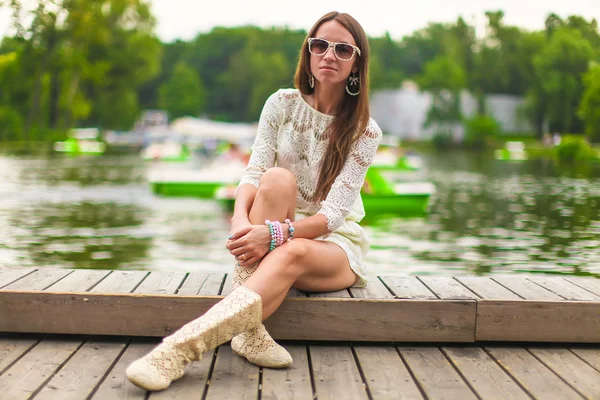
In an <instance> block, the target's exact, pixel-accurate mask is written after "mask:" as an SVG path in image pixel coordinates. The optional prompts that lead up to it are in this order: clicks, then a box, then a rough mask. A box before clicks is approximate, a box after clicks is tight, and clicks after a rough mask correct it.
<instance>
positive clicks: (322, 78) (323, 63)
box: [310, 20, 358, 86]
mask: <svg viewBox="0 0 600 400" xmlns="http://www.w3.org/2000/svg"><path fill="white" fill-rule="evenodd" d="M314 37H316V38H319V39H325V40H328V41H330V42H336V43H349V44H351V45H354V46H356V42H355V41H354V38H353V37H352V34H351V33H350V32H349V31H348V30H347V29H346V28H344V26H343V25H342V24H340V23H339V22H337V21H335V20H332V21H327V22H324V23H323V24H321V26H320V27H319V29H317V32H316V33H315V35H314ZM357 57H358V54H354V57H353V58H352V59H351V60H350V61H342V60H340V59H339V58H337V57H336V56H335V54H334V52H333V48H332V47H330V48H329V49H327V52H326V53H325V54H324V55H322V56H315V55H313V54H310V70H311V72H312V74H313V75H314V76H315V80H317V81H319V83H320V84H321V85H336V84H337V85H339V84H343V85H344V86H345V85H346V81H347V79H348V76H350V72H356V71H357V70H358V68H357V67H356V61H357Z"/></svg>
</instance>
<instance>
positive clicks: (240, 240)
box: [225, 225, 271, 267]
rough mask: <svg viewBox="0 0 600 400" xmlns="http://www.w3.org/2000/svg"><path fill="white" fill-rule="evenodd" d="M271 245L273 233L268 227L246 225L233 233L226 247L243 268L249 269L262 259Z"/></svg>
mask: <svg viewBox="0 0 600 400" xmlns="http://www.w3.org/2000/svg"><path fill="white" fill-rule="evenodd" d="M232 228H233V226H232ZM270 244H271V233H270V232H269V227H268V226H267V225H246V226H244V227H242V228H241V229H239V230H237V231H233V232H232V235H231V238H230V239H229V241H228V242H227V244H226V245H225V247H227V248H228V249H229V252H230V253H231V255H233V256H234V257H235V258H236V259H237V260H238V262H239V264H240V265H241V266H243V267H247V266H250V265H252V264H254V263H255V262H257V261H259V260H260V259H262V258H263V257H264V256H265V255H266V254H267V253H268V251H269V245H270Z"/></svg>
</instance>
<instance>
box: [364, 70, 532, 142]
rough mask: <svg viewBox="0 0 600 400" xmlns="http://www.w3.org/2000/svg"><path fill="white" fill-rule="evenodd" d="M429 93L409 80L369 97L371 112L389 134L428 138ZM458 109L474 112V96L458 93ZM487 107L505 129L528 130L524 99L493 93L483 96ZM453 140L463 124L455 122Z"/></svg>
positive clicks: (430, 131)
mask: <svg viewBox="0 0 600 400" xmlns="http://www.w3.org/2000/svg"><path fill="white" fill-rule="evenodd" d="M431 101H432V95H431V94H430V93H428V92H421V91H419V88H418V86H417V85H416V84H415V83H413V82H410V81H406V82H404V83H403V85H402V87H401V88H400V89H386V90H379V91H376V92H374V93H373V95H372V97H371V115H372V117H373V118H374V119H375V121H377V123H378V124H379V126H380V127H381V129H382V130H383V131H384V132H386V133H389V134H391V135H395V136H398V137H400V138H401V139H408V140H423V139H430V138H431V137H432V136H433V134H434V133H435V128H434V127H428V128H425V126H424V125H425V120H426V119H427V112H428V111H429V108H430V107H431ZM460 102H461V112H462V114H463V115H464V116H465V117H470V116H472V115H473V114H474V113H475V112H477V99H476V98H475V97H474V96H473V95H471V94H470V93H468V92H466V91H465V92H463V93H461V98H460ZM485 102H486V110H487V112H488V113H489V114H490V115H492V116H493V117H494V118H495V119H496V120H497V121H498V122H500V124H501V125H502V130H503V131H504V132H507V133H510V132H530V131H531V130H532V128H531V125H530V124H529V122H528V121H527V120H526V119H525V118H522V117H521V115H522V111H521V110H522V108H523V106H524V102H525V100H524V99H523V98H522V97H519V96H513V95H504V94H492V95H487V96H486V98H485ZM452 131H453V135H454V137H455V139H459V140H460V139H461V138H462V137H463V135H464V132H463V127H462V125H460V124H457V125H456V126H454V127H453V128H452Z"/></svg>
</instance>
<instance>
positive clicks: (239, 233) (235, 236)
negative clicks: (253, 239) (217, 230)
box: [229, 225, 252, 241]
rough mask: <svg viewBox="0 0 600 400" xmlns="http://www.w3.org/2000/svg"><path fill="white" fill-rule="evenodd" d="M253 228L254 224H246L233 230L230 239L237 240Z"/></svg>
mask: <svg viewBox="0 0 600 400" xmlns="http://www.w3.org/2000/svg"><path fill="white" fill-rule="evenodd" d="M251 230H252V225H246V226H244V227H243V228H241V229H240V230H238V231H236V232H231V235H230V236H229V240H233V241H235V240H237V239H239V238H241V237H242V236H244V235H245V234H246V233H248V232H250V231H251Z"/></svg>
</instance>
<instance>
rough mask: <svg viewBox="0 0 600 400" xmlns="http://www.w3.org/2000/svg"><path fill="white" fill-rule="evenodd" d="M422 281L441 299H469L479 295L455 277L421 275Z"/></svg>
mask: <svg viewBox="0 0 600 400" xmlns="http://www.w3.org/2000/svg"><path fill="white" fill-rule="evenodd" d="M418 278H419V280H420V281H421V282H423V283H424V284H425V286H427V287H428V288H429V290H431V291H432V292H433V293H435V294H436V296H438V297H439V298H440V299H444V300H453V299H459V300H467V299H477V298H478V297H477V295H475V293H473V292H471V291H470V290H469V289H467V288H466V287H464V286H463V285H461V284H460V283H459V282H457V281H456V280H455V279H454V278H452V277H449V276H419V277H418Z"/></svg>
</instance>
